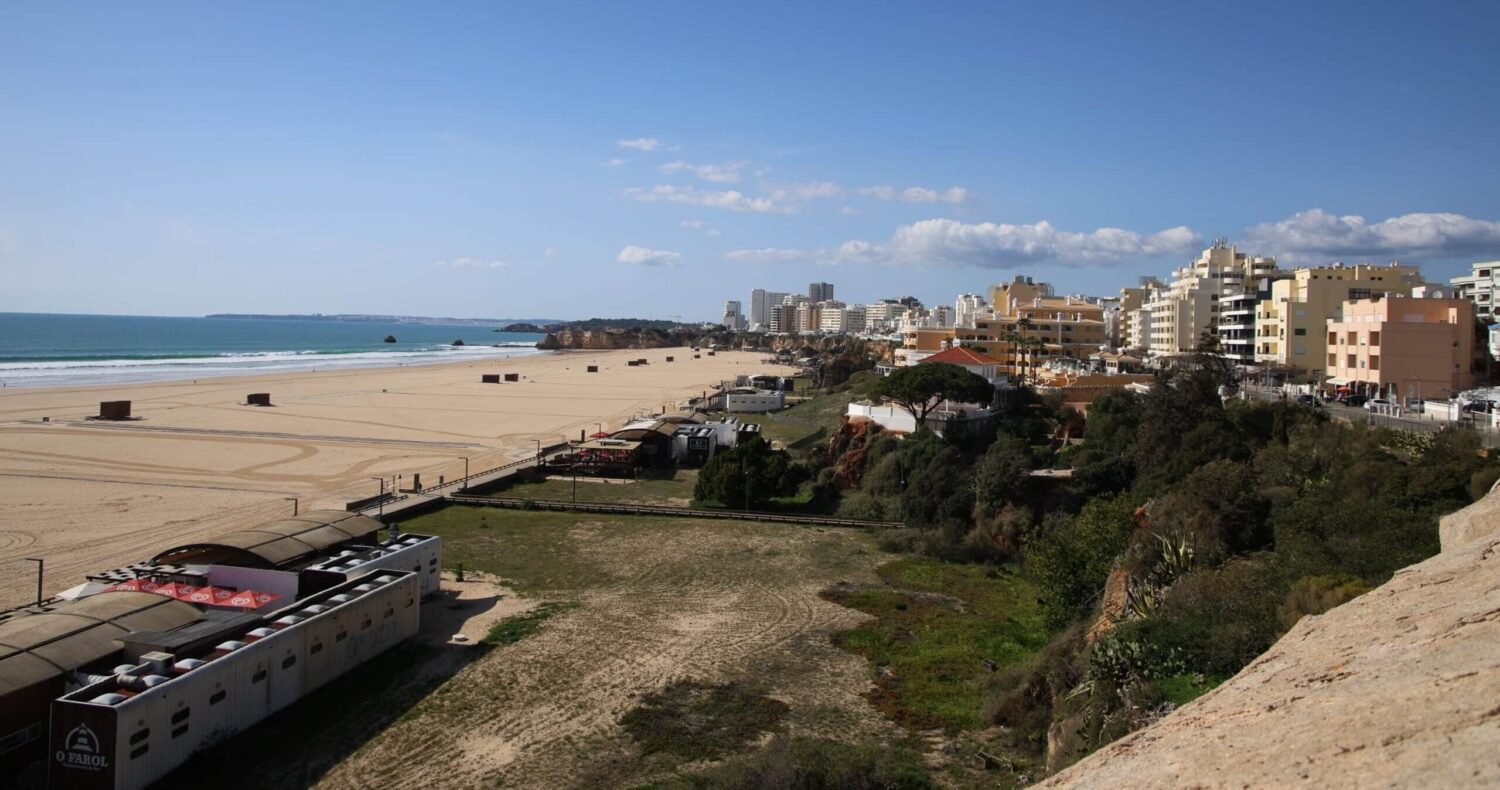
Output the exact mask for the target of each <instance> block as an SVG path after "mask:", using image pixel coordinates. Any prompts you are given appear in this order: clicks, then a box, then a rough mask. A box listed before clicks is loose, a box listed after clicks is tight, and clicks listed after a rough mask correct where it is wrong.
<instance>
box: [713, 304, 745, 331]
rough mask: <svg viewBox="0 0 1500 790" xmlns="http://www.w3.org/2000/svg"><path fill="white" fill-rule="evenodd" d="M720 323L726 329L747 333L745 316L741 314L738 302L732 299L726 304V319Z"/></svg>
mask: <svg viewBox="0 0 1500 790" xmlns="http://www.w3.org/2000/svg"><path fill="white" fill-rule="evenodd" d="M719 323H721V324H723V325H724V328H725V329H732V330H734V331H736V332H743V331H745V314H744V313H742V312H740V303H739V301H738V300H736V299H730V300H729V301H727V302H725V303H724V319H723V320H722V321H720V322H719Z"/></svg>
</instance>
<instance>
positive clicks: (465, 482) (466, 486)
mask: <svg viewBox="0 0 1500 790" xmlns="http://www.w3.org/2000/svg"><path fill="white" fill-rule="evenodd" d="M458 490H459V491H468V490H469V456H467V455H466V456H464V479H463V482H461V483H459V484H458Z"/></svg>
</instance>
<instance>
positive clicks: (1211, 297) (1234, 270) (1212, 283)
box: [1141, 239, 1277, 356]
mask: <svg viewBox="0 0 1500 790" xmlns="http://www.w3.org/2000/svg"><path fill="white" fill-rule="evenodd" d="M1276 271H1277V269H1276V259H1275V258H1266V257H1262V256H1258V255H1257V256H1250V255H1246V254H1244V253H1242V252H1239V251H1238V250H1236V249H1235V248H1234V247H1233V246H1231V245H1230V244H1228V243H1227V242H1225V241H1224V240H1223V239H1220V240H1218V241H1215V242H1214V244H1213V246H1212V247H1209V248H1208V249H1206V250H1204V251H1203V253H1202V254H1200V255H1199V256H1198V258H1197V259H1196V260H1194V261H1192V262H1191V263H1189V264H1188V265H1186V266H1183V267H1182V268H1180V269H1178V270H1177V271H1176V272H1174V273H1173V276H1172V281H1171V282H1170V283H1168V284H1167V285H1166V286H1165V287H1163V288H1156V289H1153V290H1152V292H1151V295H1150V299H1149V300H1148V301H1147V302H1146V304H1145V305H1144V306H1143V307H1142V308H1141V309H1143V310H1149V311H1150V312H1151V318H1150V329H1149V330H1148V332H1149V333H1148V335H1147V338H1148V340H1147V345H1146V350H1147V351H1149V352H1150V353H1152V354H1154V355H1157V356H1172V355H1176V354H1187V353H1191V352H1192V351H1194V350H1195V349H1197V348H1198V344H1199V341H1200V339H1201V338H1202V336H1203V333H1204V332H1207V331H1210V330H1214V329H1216V328H1217V327H1218V323H1219V299H1221V298H1222V297H1223V296H1224V295H1225V294H1228V293H1241V292H1243V291H1245V290H1246V289H1247V287H1251V286H1252V284H1253V283H1254V282H1255V281H1257V280H1259V279H1261V278H1267V277H1272V276H1274V275H1275V274H1276Z"/></svg>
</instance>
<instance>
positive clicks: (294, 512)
mask: <svg viewBox="0 0 1500 790" xmlns="http://www.w3.org/2000/svg"><path fill="white" fill-rule="evenodd" d="M282 499H285V500H286V501H288V502H291V503H292V515H293V516H295V515H297V507H298V503H297V498H296V497H294V496H284V497H282Z"/></svg>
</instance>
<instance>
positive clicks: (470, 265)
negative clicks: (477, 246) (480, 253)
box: [432, 258, 510, 269]
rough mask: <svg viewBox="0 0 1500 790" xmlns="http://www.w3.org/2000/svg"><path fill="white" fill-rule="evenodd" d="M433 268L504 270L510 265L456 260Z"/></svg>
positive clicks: (497, 262)
mask: <svg viewBox="0 0 1500 790" xmlns="http://www.w3.org/2000/svg"><path fill="white" fill-rule="evenodd" d="M432 265H433V266H442V267H446V268H449V269H504V268H506V267H507V266H509V265H510V264H507V263H506V262H505V261H498V260H496V261H482V260H479V259H478V258H454V259H453V260H451V261H437V262H435V263H433V264H432Z"/></svg>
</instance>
